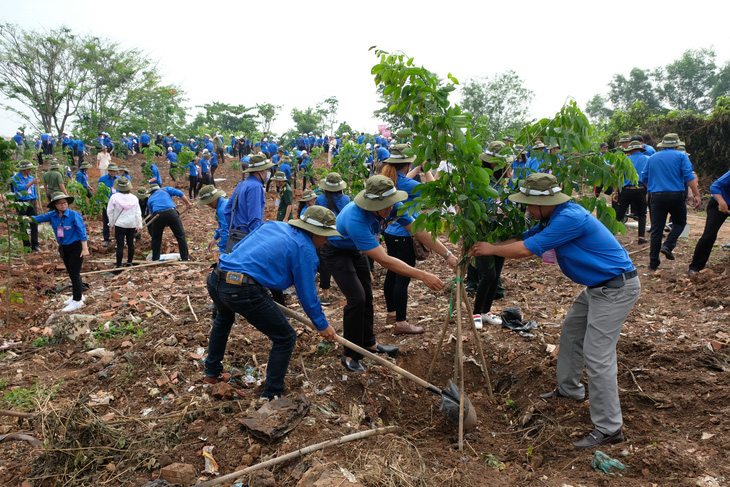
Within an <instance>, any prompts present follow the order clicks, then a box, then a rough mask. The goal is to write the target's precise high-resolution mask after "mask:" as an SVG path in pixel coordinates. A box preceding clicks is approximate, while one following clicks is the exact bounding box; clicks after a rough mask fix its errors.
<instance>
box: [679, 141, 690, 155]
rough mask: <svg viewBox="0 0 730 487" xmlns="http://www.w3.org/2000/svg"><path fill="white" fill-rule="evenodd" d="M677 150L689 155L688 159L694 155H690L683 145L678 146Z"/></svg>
mask: <svg viewBox="0 0 730 487" xmlns="http://www.w3.org/2000/svg"><path fill="white" fill-rule="evenodd" d="M677 150H678V151H681V152H684V153H685V154H687V157H689V156H691V155H692V154H690V153H689V152H687V148H686V147H685V146H684V144H682V145H678V146H677Z"/></svg>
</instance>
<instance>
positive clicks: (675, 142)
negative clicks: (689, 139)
mask: <svg viewBox="0 0 730 487" xmlns="http://www.w3.org/2000/svg"><path fill="white" fill-rule="evenodd" d="M680 145H684V142H682V141H681V140H679V135H677V134H667V135H665V136H664V138H662V141H661V142H659V143H658V144H657V147H678V146H680Z"/></svg>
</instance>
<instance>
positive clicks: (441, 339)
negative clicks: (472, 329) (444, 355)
mask: <svg viewBox="0 0 730 487" xmlns="http://www.w3.org/2000/svg"><path fill="white" fill-rule="evenodd" d="M454 284H456V283H454ZM450 305H451V304H449V306H450ZM449 321H451V313H450V312H449V311H446V318H445V319H444V326H442V327H441V336H440V337H439V340H438V345H437V346H436V350H434V353H433V358H432V359H431V365H429V366H428V374H426V380H428V381H430V380H431V375H433V369H434V367H435V366H436V360H437V359H438V356H439V353H440V352H441V346H442V345H443V344H444V338H445V337H446V331H447V330H448V329H449Z"/></svg>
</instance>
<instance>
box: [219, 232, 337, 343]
mask: <svg viewBox="0 0 730 487" xmlns="http://www.w3.org/2000/svg"><path fill="white" fill-rule="evenodd" d="M243 242H246V243H245V244H244V243H243ZM218 266H219V267H220V269H221V270H224V271H228V272H240V273H244V274H248V275H249V276H251V277H252V278H254V279H255V280H256V282H258V283H259V284H261V285H262V286H264V287H267V288H269V289H277V290H279V291H283V290H284V289H288V288H290V287H291V286H292V284H293V285H294V288H295V289H296V291H297V296H298V297H299V302H300V303H301V304H302V308H304V312H305V313H307V316H309V318H310V319H311V320H312V322H313V323H314V325H315V326H316V327H317V329H318V330H324V329H325V328H327V327H328V326H329V324H328V323H327V318H325V316H324V313H323V312H322V306H321V305H320V303H319V299H318V298H317V288H316V286H315V285H314V278H315V277H316V275H317V267H318V266H319V259H318V258H317V250H316V249H315V247H314V244H313V243H312V238H311V237H310V236H309V235H308V234H307V233H306V232H303V231H302V230H300V229H298V228H295V227H293V226H291V225H289V224H288V223H284V222H266V223H264V224H263V225H261V226H260V227H259V228H258V229H257V230H256V231H255V232H252V233H251V234H249V235H248V236H247V237H246V238H244V239H243V240H242V241H241V242H239V243H238V244H236V246H235V247H233V250H232V251H231V253H230V254H223V255H221V256H220V258H219V262H218Z"/></svg>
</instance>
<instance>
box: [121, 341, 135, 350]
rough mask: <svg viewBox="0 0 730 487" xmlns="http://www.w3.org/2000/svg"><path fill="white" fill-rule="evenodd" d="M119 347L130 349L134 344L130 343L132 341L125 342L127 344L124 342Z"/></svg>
mask: <svg viewBox="0 0 730 487" xmlns="http://www.w3.org/2000/svg"><path fill="white" fill-rule="evenodd" d="M119 346H120V347H121V348H129V347H131V346H132V342H130V341H125V342H122V344H121V345H119Z"/></svg>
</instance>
